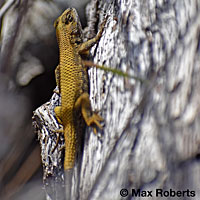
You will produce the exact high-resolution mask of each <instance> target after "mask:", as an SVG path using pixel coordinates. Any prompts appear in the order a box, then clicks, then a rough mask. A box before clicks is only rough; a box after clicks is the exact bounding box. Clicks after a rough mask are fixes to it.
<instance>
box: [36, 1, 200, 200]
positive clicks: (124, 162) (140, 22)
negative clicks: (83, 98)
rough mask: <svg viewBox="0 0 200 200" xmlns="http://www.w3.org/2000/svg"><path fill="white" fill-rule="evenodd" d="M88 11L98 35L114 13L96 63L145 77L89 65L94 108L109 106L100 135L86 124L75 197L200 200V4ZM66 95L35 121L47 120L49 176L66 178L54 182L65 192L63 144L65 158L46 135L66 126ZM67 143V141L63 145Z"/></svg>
mask: <svg viewBox="0 0 200 200" xmlns="http://www.w3.org/2000/svg"><path fill="white" fill-rule="evenodd" d="M87 13H89V14H88V18H89V19H88V21H89V27H90V30H91V31H90V32H87V33H88V37H90V35H93V34H94V31H93V30H95V27H96V25H97V24H100V23H101V22H102V21H103V19H104V17H105V16H109V18H108V21H107V23H106V28H105V31H104V33H103V36H102V38H101V40H100V42H99V43H98V45H96V46H95V47H94V48H93V49H92V51H91V52H92V55H94V63H97V64H99V65H101V64H103V65H105V66H108V67H110V68H115V69H120V70H122V71H123V72H126V73H128V74H130V75H133V76H137V77H138V78H140V79H142V80H143V81H138V80H135V79H131V78H125V77H122V76H118V75H116V74H114V73H108V72H105V71H102V70H99V69H95V68H91V69H90V70H89V76H90V98H91V101H92V107H93V109H94V110H99V111H100V115H101V116H102V117H103V118H104V128H103V131H99V133H98V137H97V136H96V135H94V134H93V132H92V129H91V128H87V130H86V133H85V141H84V151H83V158H82V162H81V171H80V172H79V171H78V170H77V166H78V165H77V166H76V167H75V171H76V173H75V175H74V177H73V178H72V181H73V184H72V199H83V200H85V199H91V200H92V199H95V200H98V199H99V200H100V199H120V198H122V197H126V198H127V199H131V197H132V196H138V197H136V198H135V199H140V197H139V193H137V192H138V191H139V190H138V189H140V190H141V191H143V193H141V195H145V194H146V195H147V193H145V191H152V196H153V197H154V199H162V196H161V192H163V191H166V192H165V193H164V194H163V195H164V196H163V198H164V197H165V199H170V198H175V199H176V198H177V197H181V198H182V199H198V198H199V197H200V194H199V180H200V166H199V157H200V156H199V155H200V133H199V130H200V126H199V124H200V118H199V109H200V97H199V94H198V93H199V92H198V85H200V45H199V42H200V1H198V0H193V1H186V0H169V1H155V0H152V1H144V0H143V1H141V0H134V1H133V0H132V1H131V0H130V1H122V0H115V1H114V0H113V1H106V0H102V1H97V0H93V1H92V2H91V3H90V4H89V5H88V7H87ZM56 95H57V94H54V95H53V97H52V99H51V101H50V103H47V104H45V105H43V106H42V107H40V108H38V110H36V112H35V116H34V117H35V119H36V116H39V119H38V120H37V123H38V124H41V126H39V127H40V134H39V137H40V142H41V147H42V158H43V164H44V172H45V173H44V176H45V180H47V179H48V176H47V174H48V173H50V174H51V176H53V177H59V178H54V179H51V180H53V184H54V186H55V184H56V181H58V180H59V181H58V182H59V183H61V188H62V183H63V179H62V177H63V176H62V175H63V174H62V156H63V155H62V153H61V151H60V152H59V151H58V152H56V151H57V150H56V151H55V152H54V153H55V155H56V154H58V155H56V156H53V155H47V154H46V153H45V152H49V149H50V148H53V146H54V145H55V141H56V137H55V135H49V134H48V131H46V132H45V131H44V128H45V127H46V125H45V124H44V123H46V124H49V123H50V121H51V124H49V125H48V128H49V127H51V128H55V127H57V128H58V125H57V124H56V120H55V117H54V113H53V110H52V108H53V107H55V104H58V99H56V98H57V97H55V96H56ZM55 99H56V100H55ZM53 105H54V106H53ZM48 112H49V113H50V117H49V114H47V113H48ZM41 116H43V117H41ZM42 118H43V119H42ZM48 118H49V119H48ZM51 125H52V126H51ZM41 130H43V132H42V133H41ZM50 138H53V140H51V139H50ZM45 142H46V143H45ZM63 144H64V141H63V140H61V143H60V144H59V145H60V146H59V148H61V147H62V146H63ZM48 148H49V149H48ZM44 156H46V157H45V158H44ZM47 156H48V157H49V158H51V161H48V162H47ZM60 170H61V172H60ZM78 179H79V181H77V180H78ZM123 188H124V189H126V190H122V189H123ZM54 191H56V190H54ZM54 191H53V190H51V193H53V192H54ZM134 191H135V192H134ZM173 191H175V192H173ZM178 191H179V192H178ZM57 192H58V191H57ZM47 193H48V191H47ZM136 193H137V194H136ZM149 194H151V192H149ZM173 195H175V197H173ZM143 197H144V196H143ZM141 198H142V196H141ZM51 199H57V197H56V195H55V194H54V197H51ZM146 199H152V197H149V198H146Z"/></svg>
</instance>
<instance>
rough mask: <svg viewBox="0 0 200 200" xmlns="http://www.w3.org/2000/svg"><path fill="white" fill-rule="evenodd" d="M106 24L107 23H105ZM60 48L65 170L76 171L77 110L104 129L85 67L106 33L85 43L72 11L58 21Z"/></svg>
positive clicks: (60, 114) (58, 115)
mask: <svg viewBox="0 0 200 200" xmlns="http://www.w3.org/2000/svg"><path fill="white" fill-rule="evenodd" d="M104 24H105V23H104ZM54 26H55V28H56V36H57V40H58V44H59V53H60V55H59V65H58V67H57V68H56V71H55V74H56V82H57V85H58V87H59V92H60V94H61V106H57V107H56V108H55V113H56V118H57V120H58V122H59V123H61V124H62V125H63V129H64V137H65V159H64V169H65V170H68V169H71V168H73V167H74V164H75V158H76V152H77V133H76V130H77V128H76V126H77V121H76V120H77V119H78V118H77V117H76V113H77V110H80V112H81V113H82V117H83V119H84V120H85V122H86V124H87V125H88V126H94V125H96V126H98V127H99V128H102V127H101V125H100V124H99V121H102V118H101V117H100V116H99V115H97V114H94V113H93V112H92V109H91V105H90V100H89V94H88V75H87V71H86V67H84V66H83V64H82V58H81V56H82V55H85V54H87V53H88V50H89V49H90V48H91V47H92V46H93V45H94V44H95V43H96V42H97V41H98V40H99V39H100V37H101V34H102V32H103V26H102V30H100V32H99V33H98V34H97V36H96V37H95V38H93V39H91V40H88V41H87V42H84V43H83V42H82V28H81V24H80V20H79V18H78V15H77V13H76V10H75V9H73V8H69V9H67V10H65V11H64V12H63V14H62V15H61V16H60V17H59V18H58V19H57V20H56V21H55V23H54ZM94 131H95V132H96V129H95V128H94Z"/></svg>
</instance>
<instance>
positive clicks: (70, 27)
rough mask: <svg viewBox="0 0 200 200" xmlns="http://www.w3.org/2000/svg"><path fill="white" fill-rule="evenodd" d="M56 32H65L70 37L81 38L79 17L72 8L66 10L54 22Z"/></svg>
mask: <svg viewBox="0 0 200 200" xmlns="http://www.w3.org/2000/svg"><path fill="white" fill-rule="evenodd" d="M54 27H55V28H56V32H59V31H63V30H65V31H66V33H68V34H70V35H75V36H76V37H80V38H81V37H82V27H81V23H80V19H79V16H78V14H77V12H76V10H75V9H74V8H68V9H67V10H65V11H64V12H63V13H62V15H61V16H60V17H58V18H57V20H56V21H55V22H54Z"/></svg>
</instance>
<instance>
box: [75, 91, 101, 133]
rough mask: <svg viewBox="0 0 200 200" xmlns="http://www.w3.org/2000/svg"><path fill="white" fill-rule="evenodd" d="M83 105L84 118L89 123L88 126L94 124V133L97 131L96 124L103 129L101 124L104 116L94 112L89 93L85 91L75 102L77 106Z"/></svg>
mask: <svg viewBox="0 0 200 200" xmlns="http://www.w3.org/2000/svg"><path fill="white" fill-rule="evenodd" d="M79 107H81V112H82V115H83V118H84V120H85V122H86V124H87V126H92V127H93V130H94V133H95V134H96V133H97V130H96V127H95V125H96V126H98V127H99V128H100V129H102V126H101V124H100V122H101V121H103V118H102V117H101V116H99V115H98V114H96V113H93V112H92V108H91V104H90V99H89V94H88V93H86V92H85V93H83V94H82V95H81V96H80V97H79V98H78V99H77V100H76V103H75V108H79Z"/></svg>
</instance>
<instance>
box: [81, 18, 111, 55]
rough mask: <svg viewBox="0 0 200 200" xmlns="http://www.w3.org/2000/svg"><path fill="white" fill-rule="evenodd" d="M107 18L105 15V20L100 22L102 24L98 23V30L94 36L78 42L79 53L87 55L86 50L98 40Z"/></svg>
mask: <svg viewBox="0 0 200 200" xmlns="http://www.w3.org/2000/svg"><path fill="white" fill-rule="evenodd" d="M107 19H108V17H106V18H105V20H104V21H103V22H102V24H101V25H100V30H99V32H98V34H97V35H96V36H95V37H94V38H92V39H90V40H88V41H86V42H84V43H82V44H80V46H79V53H80V54H86V55H87V52H88V50H89V49H90V48H91V47H92V46H94V45H95V44H96V43H97V42H98V41H99V40H100V38H101V36H102V33H103V30H104V27H105V24H106V22H107Z"/></svg>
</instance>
